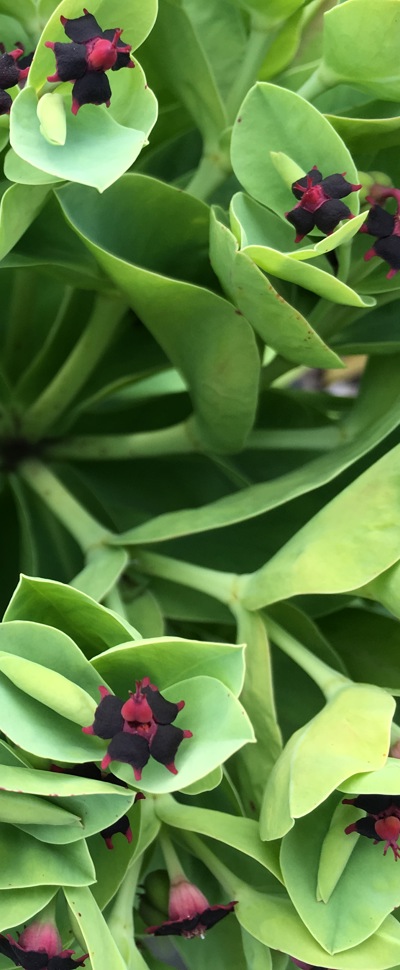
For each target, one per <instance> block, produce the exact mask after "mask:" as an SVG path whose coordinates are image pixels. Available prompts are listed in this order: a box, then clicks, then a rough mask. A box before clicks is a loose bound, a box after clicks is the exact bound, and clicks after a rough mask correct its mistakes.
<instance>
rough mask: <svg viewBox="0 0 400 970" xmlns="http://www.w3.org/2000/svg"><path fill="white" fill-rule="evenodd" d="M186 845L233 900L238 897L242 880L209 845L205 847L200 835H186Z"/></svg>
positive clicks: (186, 833) (187, 833)
mask: <svg viewBox="0 0 400 970" xmlns="http://www.w3.org/2000/svg"><path fill="white" fill-rule="evenodd" d="M184 839H185V845H187V847H188V849H189V851H190V852H191V853H192V854H193V855H194V856H195V858H196V859H200V861H201V862H204V865H205V866H206V867H207V869H209V871H210V872H212V874H213V876H215V878H216V879H217V880H218V882H219V883H220V884H221V886H223V888H224V889H225V892H227V893H228V894H229V895H230V896H231V897H232V898H233V899H234V898H235V896H237V892H238V889H240V887H241V886H242V885H243V882H242V880H241V879H239V877H238V876H236V875H235V873H233V872H232V871H231V870H230V869H228V867H227V866H225V865H224V863H223V862H221V860H220V859H219V858H218V857H217V856H216V855H215V854H214V852H212V851H211V849H209V847H208V845H205V843H204V842H203V840H202V839H200V838H199V837H198V835H193V834H192V833H189V832H185V833H184Z"/></svg>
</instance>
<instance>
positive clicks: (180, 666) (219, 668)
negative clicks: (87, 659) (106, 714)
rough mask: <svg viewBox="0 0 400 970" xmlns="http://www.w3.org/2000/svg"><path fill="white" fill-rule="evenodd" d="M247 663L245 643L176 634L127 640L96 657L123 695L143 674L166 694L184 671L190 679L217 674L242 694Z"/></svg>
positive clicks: (109, 681) (96, 663)
mask: <svg viewBox="0 0 400 970" xmlns="http://www.w3.org/2000/svg"><path fill="white" fill-rule="evenodd" d="M244 664H245V661H244V647H243V646H234V645H233V644H231V643H207V642H205V641H197V640H184V639H177V638H174V637H158V638H157V639H155V638H152V639H151V640H140V641H138V642H137V643H136V644H129V643H123V644H121V646H119V647H113V648H112V649H110V650H106V652H105V653H102V654H100V655H99V656H97V657H94V658H93V666H94V667H95V669H96V671H97V673H98V674H99V675H100V678H103V680H104V681H105V682H106V683H107V684H109V685H110V687H111V689H112V690H113V691H114V693H115V694H117V695H119V696H121V697H124V696H125V695H126V693H127V691H128V689H132V688H133V686H134V682H135V681H136V680H141V679H142V677H150V680H151V681H152V682H153V683H155V684H157V685H159V686H160V690H161V692H162V693H163V692H164V688H165V687H169V686H171V685H173V684H176V683H177V681H178V680H180V677H181V675H182V671H184V672H185V675H186V678H190V677H199V676H206V677H207V676H208V677H215V678H216V679H217V680H220V681H222V683H223V684H225V685H226V686H227V687H228V688H229V690H231V691H232V692H233V693H234V694H235V695H236V696H238V695H239V694H240V691H241V689H242V686H243V677H244V669H245V668H244ZM103 680H101V683H103ZM178 700H179V698H178Z"/></svg>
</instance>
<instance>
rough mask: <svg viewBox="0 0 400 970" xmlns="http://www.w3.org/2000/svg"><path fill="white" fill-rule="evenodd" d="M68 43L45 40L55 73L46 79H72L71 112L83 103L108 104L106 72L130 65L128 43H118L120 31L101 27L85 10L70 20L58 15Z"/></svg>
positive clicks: (129, 47)
mask: <svg viewBox="0 0 400 970" xmlns="http://www.w3.org/2000/svg"><path fill="white" fill-rule="evenodd" d="M60 19H61V23H62V25H63V27H64V30H65V33H66V35H67V37H70V38H71V41H72V43H71V44H61V43H53V42H52V41H46V47H50V48H51V50H53V51H54V54H55V58H56V68H57V69H56V72H55V74H52V75H50V76H49V77H48V78H47V80H48V81H72V83H73V85H74V86H73V88H72V113H73V114H74V115H76V114H77V112H78V111H79V108H80V107H81V106H82V105H83V104H106V105H107V108H108V107H109V105H110V99H111V88H110V84H109V81H108V77H107V75H106V73H105V72H106V71H109V70H112V71H119V70H120V68H121V67H134V66H135V65H134V63H133V61H132V60H131V58H130V56H129V54H130V51H131V50H132V48H131V46H130V44H124V45H119V43H118V42H119V39H120V37H121V34H122V30H121V29H120V28H119V27H111V28H110V29H108V30H102V29H101V27H100V26H99V24H98V23H97V20H96V18H95V17H94V16H93V14H91V13H89V12H88V11H87V10H86V9H84V11H83V17H75V18H74V19H72V20H70V19H68V18H67V17H61V18H60Z"/></svg>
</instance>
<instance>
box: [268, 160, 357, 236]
mask: <svg viewBox="0 0 400 970" xmlns="http://www.w3.org/2000/svg"><path fill="white" fill-rule="evenodd" d="M345 174H346V173H345V172H344V173H343V175H340V174H339V173H338V172H337V173H335V174H334V175H328V176H327V178H322V175H321V172H320V171H319V170H318V169H317V166H316V165H313V167H312V168H311V169H310V171H309V172H307V175H305V176H304V177H303V178H301V179H297V182H293V185H292V192H293V195H294V196H295V197H296V199H299V200H300V201H299V202H298V203H297V205H295V206H294V208H293V209H290V211H289V212H285V216H286V219H288V220H289V222H291V223H292V225H293V226H294V227H295V229H296V231H297V235H296V239H295V242H301V240H302V239H304V236H306V235H307V233H309V232H311V230H312V229H314V228H315V226H317V228H318V229H321V231H322V232H325V233H326V234H327V235H328V236H329V235H330V234H331V233H332V232H333V231H334V229H336V227H337V225H338V224H339V222H340V221H341V219H353V218H354V216H353V215H352V213H351V212H350V209H349V207H348V206H347V205H345V203H344V202H341V201H340V200H341V199H342V198H343V197H344V196H346V195H350V192H357V190H358V189H361V187H362V186H361V185H352V183H351V182H346V179H345V178H344V175H345Z"/></svg>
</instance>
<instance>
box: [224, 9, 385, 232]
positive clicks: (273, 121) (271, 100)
mask: <svg viewBox="0 0 400 970" xmlns="http://www.w3.org/2000/svg"><path fill="white" fill-rule="evenodd" d="M352 2H353V3H354V0H352ZM389 2H391V0H389ZM338 9H339V8H338ZM305 132H307V137H306V138H305V137H304V133H305ZM273 152H283V153H284V154H285V155H288V156H289V157H290V159H292V160H293V161H294V162H295V163H296V165H298V166H299V167H300V168H301V171H302V172H303V173H305V172H308V171H309V170H310V169H311V168H312V166H313V165H316V166H317V168H318V169H319V170H320V171H321V172H322V175H323V177H324V178H325V177H326V176H328V175H332V174H333V173H334V172H346V173H347V179H348V181H349V182H353V183H357V181H358V180H357V170H356V167H355V165H354V162H353V159H352V157H351V155H350V152H349V151H348V149H347V148H346V145H345V144H344V142H343V141H342V140H341V138H340V137H339V135H338V134H337V132H336V131H335V130H334V128H332V126H331V125H330V124H329V121H327V120H326V118H324V117H323V115H321V113H320V112H319V111H318V110H317V108H314V107H313V106H312V105H311V104H309V102H308V101H305V100H304V99H303V98H301V97H299V95H298V94H295V93H294V92H293V91H289V90H287V89H286V88H281V87H278V86H277V85H274V84H265V83H262V82H259V83H257V84H256V85H255V86H254V87H253V88H251V90H250V91H249V93H248V95H247V96H246V98H245V99H244V101H243V104H242V106H241V108H240V111H239V116H238V118H237V119H236V123H235V125H234V128H233V132H232V145H231V158H232V166H233V169H234V172H235V175H236V176H237V178H238V179H239V182H241V183H242V185H243V187H244V188H245V189H246V191H247V192H249V194H250V195H252V196H253V197H254V199H256V200H257V201H258V202H261V203H262V204H263V205H265V206H268V207H269V208H270V209H272V211H273V212H276V213H278V215H280V217H281V218H282V219H283V218H284V214H285V212H286V211H287V210H288V209H291V208H293V206H294V204H295V201H296V200H295V199H294V196H293V194H292V192H291V187H290V183H289V184H287V183H286V182H285V181H284V180H283V178H282V177H281V175H280V174H279V172H278V171H277V169H276V166H275V163H274V159H273V157H272V156H271V153H273ZM346 204H347V205H348V206H349V208H350V210H351V212H353V213H354V215H357V213H358V211H359V205H358V195H357V193H354V192H353V193H352V194H351V195H349V196H348V198H347V201H346ZM292 235H293V228H292Z"/></svg>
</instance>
